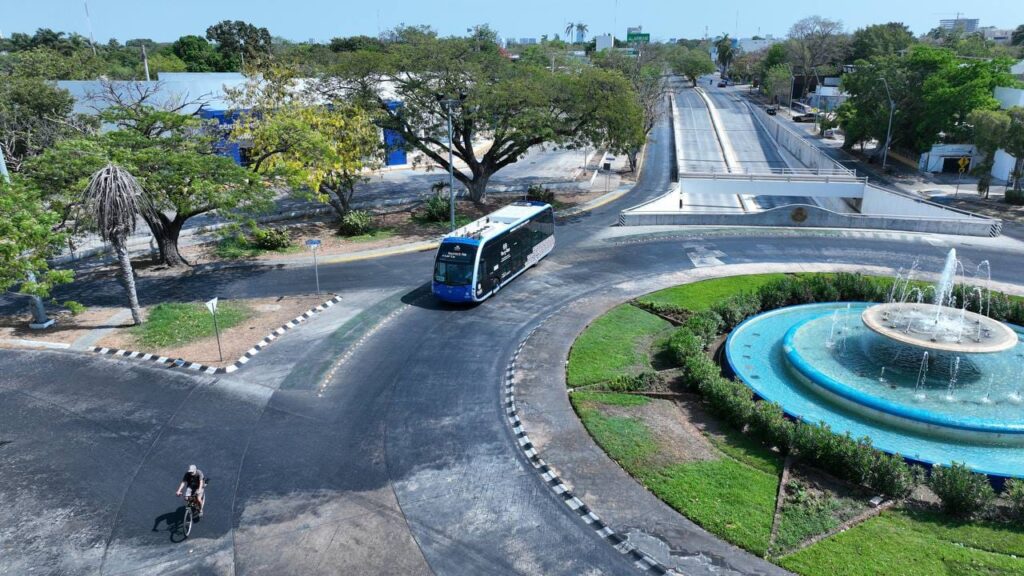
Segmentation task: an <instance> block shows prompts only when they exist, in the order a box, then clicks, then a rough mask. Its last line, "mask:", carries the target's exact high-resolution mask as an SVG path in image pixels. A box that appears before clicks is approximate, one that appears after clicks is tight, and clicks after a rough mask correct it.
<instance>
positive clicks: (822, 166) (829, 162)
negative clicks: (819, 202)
mask: <svg viewBox="0 0 1024 576" xmlns="http://www.w3.org/2000/svg"><path fill="white" fill-rule="evenodd" d="M746 104H747V107H748V108H750V111H751V114H753V116H754V118H756V119H757V121H758V122H759V123H760V124H761V126H762V127H764V129H765V130H766V131H767V132H768V134H769V135H770V136H771V137H772V139H773V140H775V142H776V143H777V144H778V145H779V146H781V147H783V148H785V149H786V151H787V152H789V153H790V154H792V155H793V156H794V157H795V158H796V159H797V160H799V161H800V163H801V164H803V165H804V166H806V167H808V169H810V170H815V171H816V173H817V174H822V175H824V174H829V175H840V174H847V175H850V176H856V172H855V171H854V170H851V169H849V168H846V167H845V166H843V165H842V164H840V163H839V162H837V161H836V160H835V159H833V158H832V157H831V156H829V155H828V154H825V152H824V151H822V150H821V148H819V147H817V146H815V145H814V144H811V143H810V142H808V141H807V140H806V139H804V137H803V136H801V135H799V134H797V133H796V132H794V131H793V130H791V129H790V128H789V127H788V126H786V125H785V124H783V123H782V121H781V120H779V119H778V118H777V117H773V116H769V115H768V113H767V112H765V111H764V110H763V109H762V108H761V107H760V106H754V105H752V104H751V103H750V102H747V103H746Z"/></svg>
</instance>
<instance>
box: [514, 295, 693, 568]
mask: <svg viewBox="0 0 1024 576" xmlns="http://www.w3.org/2000/svg"><path fill="white" fill-rule="evenodd" d="M562 308H564V306H563V307H562ZM562 308H559V309H558V310H556V311H554V312H552V313H551V314H548V315H547V316H546V317H544V319H543V320H541V321H540V323H539V324H538V325H537V326H536V327H534V328H533V330H530V332H529V334H527V335H526V337H525V338H523V339H522V340H521V341H520V342H519V347H518V348H516V351H515V353H514V354H513V355H512V359H511V360H509V363H508V366H507V367H506V369H505V399H504V405H505V416H506V418H507V419H508V423H509V425H510V426H511V427H512V433H513V434H514V435H515V438H516V445H517V446H519V449H520V450H521V451H522V453H523V455H524V456H526V459H527V460H528V461H529V462H530V464H531V465H532V466H533V468H534V470H536V471H537V473H538V475H540V477H541V479H542V480H543V481H544V483H545V484H546V485H547V486H548V488H550V489H551V491H552V492H554V493H555V495H556V496H558V497H559V498H561V500H562V502H563V503H564V504H565V505H566V506H568V507H569V509H570V510H572V511H573V512H575V513H576V514H577V515H578V516H579V518H580V520H582V521H583V523H584V524H586V525H587V526H589V527H590V528H591V529H592V530H593V531H594V532H596V533H597V535H598V536H600V537H601V539H602V540H604V541H605V542H607V543H609V544H610V545H611V546H612V547H613V548H615V550H617V551H618V552H619V553H620V554H622V555H624V556H628V557H629V558H630V559H631V560H633V564H634V565H635V566H636V567H637V568H639V569H640V570H641V571H643V572H646V573H650V574H675V572H671V571H669V570H668V569H667V568H665V566H663V565H662V564H661V563H660V562H658V561H657V560H655V559H654V558H652V557H651V556H649V555H648V554H646V553H644V552H643V551H642V550H640V549H639V548H637V547H636V546H634V545H633V544H630V543H629V542H628V541H627V540H626V538H624V537H623V536H620V535H619V534H618V533H616V532H615V530H613V529H612V528H611V527H610V526H608V524H606V523H605V522H604V521H603V520H601V518H600V517H599V516H598V515H597V514H595V513H594V511H593V510H591V509H590V507H589V506H587V505H586V504H585V503H584V502H583V501H582V500H580V499H579V498H577V497H576V496H575V495H574V494H573V492H572V490H571V489H570V488H569V487H568V486H566V485H565V483H564V482H563V481H562V479H561V478H560V477H559V476H558V473H557V472H555V471H554V469H553V468H551V467H550V466H549V465H548V464H547V463H546V462H545V461H544V459H543V458H541V457H540V454H539V453H538V452H537V449H536V448H534V446H533V443H532V442H531V441H530V437H529V436H528V435H527V433H526V430H525V428H524V427H523V423H522V421H521V420H520V419H519V413H518V411H517V409H516V397H515V389H516V377H515V372H516V360H517V359H518V358H519V354H520V352H522V351H523V348H524V347H525V346H526V342H527V341H528V340H529V339H530V337H531V336H533V334H534V332H536V331H537V329H538V328H540V327H541V326H543V325H544V323H545V322H547V321H548V319H550V318H551V317H553V316H554V315H556V314H558V313H559V312H561V311H562Z"/></svg>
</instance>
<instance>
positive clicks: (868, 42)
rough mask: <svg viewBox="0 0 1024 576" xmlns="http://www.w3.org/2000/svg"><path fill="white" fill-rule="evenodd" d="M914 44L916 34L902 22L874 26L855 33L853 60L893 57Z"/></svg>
mask: <svg viewBox="0 0 1024 576" xmlns="http://www.w3.org/2000/svg"><path fill="white" fill-rule="evenodd" d="M913 43H914V34H913V33H912V32H911V31H910V28H908V27H907V25H906V24H903V23H902V22H889V23H888V24H873V25H871V26H866V27H864V28H860V29H858V30H857V31H856V32H854V33H853V39H852V41H851V44H850V49H851V54H850V57H851V58H852V59H853V60H868V59H870V58H876V57H879V56H892V55H893V54H898V53H899V52H901V51H903V50H906V49H907V48H908V47H910V45H911V44H913Z"/></svg>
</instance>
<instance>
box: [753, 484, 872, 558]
mask: <svg viewBox="0 0 1024 576" xmlns="http://www.w3.org/2000/svg"><path fill="white" fill-rule="evenodd" d="M866 509H867V504H865V503H863V502H860V501H858V500H855V499H853V498H847V497H844V496H836V495H835V494H832V493H824V494H820V493H811V492H809V491H806V490H805V491H803V493H802V494H790V495H788V497H787V498H786V502H785V503H784V504H783V505H782V510H781V515H780V517H779V529H778V533H777V534H776V536H775V542H774V543H773V544H772V554H773V555H776V556H778V555H780V554H784V553H785V552H787V551H790V550H792V549H793V548H795V547H797V546H798V545H799V544H800V543H801V542H803V541H805V540H807V539H808V538H810V537H812V536H816V535H818V534H824V533H826V532H828V531H830V530H832V529H834V528H835V527H836V526H839V524H841V523H842V522H845V521H847V520H849V519H850V518H853V517H854V516H856V515H857V514H860V513H862V512H863V511H864V510H866Z"/></svg>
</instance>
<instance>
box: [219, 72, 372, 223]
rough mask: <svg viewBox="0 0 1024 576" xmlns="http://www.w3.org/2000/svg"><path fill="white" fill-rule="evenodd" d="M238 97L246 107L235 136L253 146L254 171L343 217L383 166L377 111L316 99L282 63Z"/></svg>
mask: <svg viewBox="0 0 1024 576" xmlns="http://www.w3.org/2000/svg"><path fill="white" fill-rule="evenodd" d="M232 98H233V99H234V100H235V103H236V105H238V106H239V107H240V108H243V109H244V110H245V112H244V113H243V114H242V115H241V116H240V117H239V118H238V120H237V121H236V122H235V124H234V127H233V129H232V138H234V139H237V140H240V141H245V142H247V143H248V145H249V146H250V149H249V153H250V155H251V157H252V164H251V167H252V169H253V170H254V171H256V172H259V173H265V174H270V175H273V176H276V177H282V178H284V179H286V180H287V181H288V182H289V184H290V185H291V187H292V189H293V190H295V191H296V192H297V193H299V194H304V193H307V192H308V194H309V195H311V196H312V197H313V198H315V199H316V200H319V201H321V202H326V203H328V204H329V205H330V206H331V207H333V208H334V210H335V211H336V212H337V214H338V216H339V217H342V218H343V217H344V216H345V214H347V213H348V212H349V210H351V208H352V197H353V195H354V194H355V191H356V186H357V185H358V184H360V183H362V182H364V181H365V180H366V179H367V176H366V175H367V172H368V171H369V170H372V169H374V168H377V167H379V165H380V156H381V151H382V143H381V140H380V136H379V132H378V129H377V127H376V126H375V125H374V124H373V122H372V117H371V115H370V114H369V113H368V112H367V111H366V110H364V109H362V108H360V107H359V106H357V105H354V104H352V103H349V102H341V101H339V102H333V103H330V104H329V105H325V104H324V103H322V102H317V101H315V100H314V99H312V98H310V97H309V95H306V94H303V93H302V92H300V91H299V90H298V89H297V81H296V78H295V76H294V73H293V71H292V70H290V69H288V68H286V67H283V66H277V65H275V66H271V67H265V68H264V69H263V71H262V73H261V74H259V75H257V76H255V77H253V78H250V79H249V81H248V82H247V84H246V86H245V87H244V88H243V89H240V90H237V91H233V92H232Z"/></svg>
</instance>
